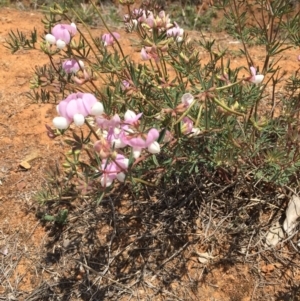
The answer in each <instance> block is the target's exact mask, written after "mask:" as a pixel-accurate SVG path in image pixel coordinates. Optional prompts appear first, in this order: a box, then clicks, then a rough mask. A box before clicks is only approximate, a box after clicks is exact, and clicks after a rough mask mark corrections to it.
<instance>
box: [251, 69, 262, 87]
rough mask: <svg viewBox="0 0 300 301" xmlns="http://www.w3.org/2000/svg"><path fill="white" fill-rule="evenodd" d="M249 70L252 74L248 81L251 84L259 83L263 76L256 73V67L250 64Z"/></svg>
mask: <svg viewBox="0 0 300 301" xmlns="http://www.w3.org/2000/svg"><path fill="white" fill-rule="evenodd" d="M250 71H251V74H252V76H251V77H249V78H248V81H249V82H251V83H253V84H260V83H261V82H262V81H263V80H264V76H263V75H262V74H256V69H255V68H254V67H253V66H252V67H250Z"/></svg>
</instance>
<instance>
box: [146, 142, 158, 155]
mask: <svg viewBox="0 0 300 301" xmlns="http://www.w3.org/2000/svg"><path fill="white" fill-rule="evenodd" d="M148 152H149V153H151V154H158V153H159V152H160V146H159V144H158V142H157V141H154V142H152V143H151V144H150V145H149V146H148Z"/></svg>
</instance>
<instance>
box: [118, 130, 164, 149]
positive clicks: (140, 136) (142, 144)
mask: <svg viewBox="0 0 300 301" xmlns="http://www.w3.org/2000/svg"><path fill="white" fill-rule="evenodd" d="M158 137H159V132H158V130H157V129H154V128H152V129H150V130H149V132H148V133H147V134H146V133H130V132H127V133H125V132H122V135H121V140H122V141H123V143H125V144H127V145H129V146H132V147H138V148H146V147H148V146H149V145H150V144H151V143H152V142H154V141H155V140H157V139H158Z"/></svg>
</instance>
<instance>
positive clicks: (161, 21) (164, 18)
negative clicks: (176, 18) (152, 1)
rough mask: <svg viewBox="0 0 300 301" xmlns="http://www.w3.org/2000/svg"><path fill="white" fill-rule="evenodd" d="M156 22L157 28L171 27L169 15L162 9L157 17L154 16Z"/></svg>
mask: <svg viewBox="0 0 300 301" xmlns="http://www.w3.org/2000/svg"><path fill="white" fill-rule="evenodd" d="M156 23H157V24H156V26H157V27H158V28H164V29H168V28H170V27H172V23H171V19H170V18H169V15H166V12H165V11H164V10H162V11H161V12H159V14H158V17H157V18H156Z"/></svg>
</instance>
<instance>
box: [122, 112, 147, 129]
mask: <svg viewBox="0 0 300 301" xmlns="http://www.w3.org/2000/svg"><path fill="white" fill-rule="evenodd" d="M142 115H143V113H139V114H135V113H134V112H133V111H131V110H127V111H126V112H125V115H124V121H125V122H124V123H125V124H127V125H128V124H130V125H134V126H136V125H138V124H139V121H138V120H139V119H140V118H141V117H142Z"/></svg>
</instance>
